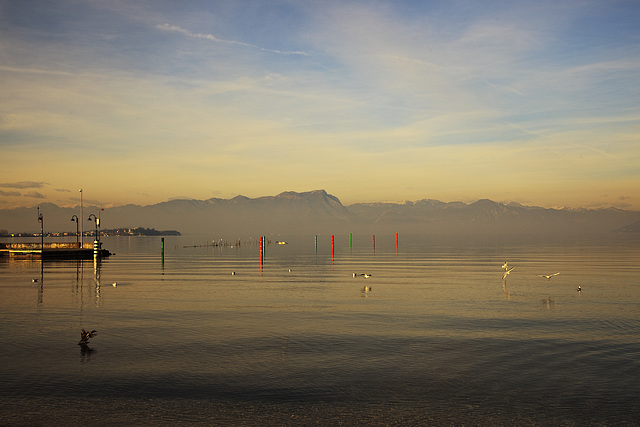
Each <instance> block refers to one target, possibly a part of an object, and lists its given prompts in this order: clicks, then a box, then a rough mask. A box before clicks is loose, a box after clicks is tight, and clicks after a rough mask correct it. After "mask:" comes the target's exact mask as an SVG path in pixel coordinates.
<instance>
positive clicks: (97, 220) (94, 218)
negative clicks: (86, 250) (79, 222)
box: [87, 214, 100, 241]
mask: <svg viewBox="0 0 640 427" xmlns="http://www.w3.org/2000/svg"><path fill="white" fill-rule="evenodd" d="M91 217H93V220H94V221H95V223H96V240H97V241H100V235H99V234H98V227H99V226H100V220H99V219H98V217H97V216H95V214H90V215H89V218H88V219H87V220H88V221H91Z"/></svg>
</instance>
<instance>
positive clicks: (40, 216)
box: [38, 206, 44, 252]
mask: <svg viewBox="0 0 640 427" xmlns="http://www.w3.org/2000/svg"><path fill="white" fill-rule="evenodd" d="M38 222H39V223H40V250H41V251H42V252H44V217H43V216H42V214H41V213H40V206H38Z"/></svg>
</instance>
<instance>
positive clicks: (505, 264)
mask: <svg viewBox="0 0 640 427" xmlns="http://www.w3.org/2000/svg"><path fill="white" fill-rule="evenodd" d="M508 268H509V266H508V265H507V261H505V262H504V264H502V269H503V270H506V269H508Z"/></svg>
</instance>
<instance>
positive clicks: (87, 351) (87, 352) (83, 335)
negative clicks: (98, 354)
mask: <svg viewBox="0 0 640 427" xmlns="http://www.w3.org/2000/svg"><path fill="white" fill-rule="evenodd" d="M96 335H98V332H97V331H96V330H95V329H94V330H92V331H85V330H84V329H82V332H80V342H78V345H79V346H80V357H82V361H83V362H88V361H89V358H90V357H91V353H93V352H94V351H95V350H94V349H92V348H91V347H89V338H93V337H95V336H96Z"/></svg>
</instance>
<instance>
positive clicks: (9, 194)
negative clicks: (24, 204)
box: [0, 190, 21, 197]
mask: <svg viewBox="0 0 640 427" xmlns="http://www.w3.org/2000/svg"><path fill="white" fill-rule="evenodd" d="M0 196H5V197H16V196H18V197H19V196H21V194H20V192H19V191H2V190H0Z"/></svg>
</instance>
